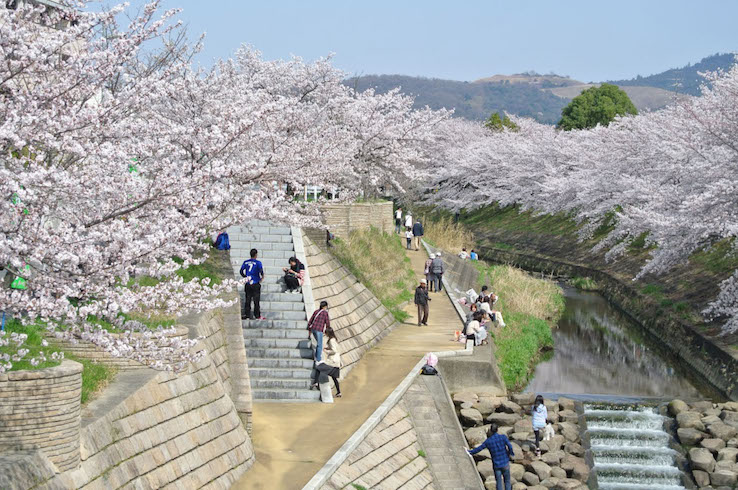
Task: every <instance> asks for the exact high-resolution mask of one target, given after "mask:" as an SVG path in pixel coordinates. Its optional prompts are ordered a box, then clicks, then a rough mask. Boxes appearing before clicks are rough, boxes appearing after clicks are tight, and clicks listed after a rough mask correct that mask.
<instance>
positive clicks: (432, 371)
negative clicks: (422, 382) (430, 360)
mask: <svg viewBox="0 0 738 490" xmlns="http://www.w3.org/2000/svg"><path fill="white" fill-rule="evenodd" d="M420 374H425V375H426V376H435V375H436V374H438V370H437V369H436V368H434V367H433V366H429V365H428V364H426V365H424V366H423V367H422V368H420Z"/></svg>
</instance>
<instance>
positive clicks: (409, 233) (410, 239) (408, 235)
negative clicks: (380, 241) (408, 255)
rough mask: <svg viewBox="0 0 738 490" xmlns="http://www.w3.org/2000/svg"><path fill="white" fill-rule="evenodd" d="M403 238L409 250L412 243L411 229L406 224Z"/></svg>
mask: <svg viewBox="0 0 738 490" xmlns="http://www.w3.org/2000/svg"><path fill="white" fill-rule="evenodd" d="M405 239H406V240H407V249H408V250H410V245H412V243H413V231H412V230H411V229H410V227H409V226H408V227H407V228H406V231H405Z"/></svg>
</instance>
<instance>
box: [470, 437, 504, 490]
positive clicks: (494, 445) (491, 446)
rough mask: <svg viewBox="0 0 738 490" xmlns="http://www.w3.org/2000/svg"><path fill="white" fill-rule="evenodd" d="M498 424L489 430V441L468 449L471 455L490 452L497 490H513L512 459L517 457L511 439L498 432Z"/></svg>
mask: <svg viewBox="0 0 738 490" xmlns="http://www.w3.org/2000/svg"><path fill="white" fill-rule="evenodd" d="M497 430H498V428H497V424H495V423H492V424H491V425H490V426H489V429H487V440H485V441H484V442H483V443H482V444H480V445H479V446H477V447H475V448H474V449H467V451H469V454H472V455H473V454H477V453H478V452H479V451H481V450H483V449H488V450H489V455H490V456H491V457H492V468H493V469H494V470H495V480H496V482H497V490H502V489H503V488H505V490H511V489H512V480H511V479H510V458H514V457H515V450H514V449H513V447H512V444H510V439H508V438H507V436H506V435H504V434H499V433H498V432H497ZM503 479H504V487H503Z"/></svg>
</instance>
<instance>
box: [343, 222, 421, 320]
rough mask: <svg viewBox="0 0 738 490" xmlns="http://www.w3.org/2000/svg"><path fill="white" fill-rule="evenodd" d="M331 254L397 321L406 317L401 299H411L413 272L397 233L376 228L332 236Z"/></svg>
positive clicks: (406, 300) (403, 301) (413, 283)
mask: <svg viewBox="0 0 738 490" xmlns="http://www.w3.org/2000/svg"><path fill="white" fill-rule="evenodd" d="M333 243H334V246H333V247H332V248H331V251H332V252H333V255H335V256H336V258H337V259H338V261H339V262H341V264H342V265H343V266H345V267H346V268H347V269H348V270H349V271H350V272H351V273H352V274H353V275H354V276H356V278H357V279H358V280H359V281H360V282H361V283H362V284H364V286H366V287H367V289H369V290H370V291H371V292H372V293H374V295H375V296H376V297H377V298H379V300H380V301H381V302H382V304H383V305H384V306H385V307H386V308H387V309H388V310H389V311H390V313H392V316H394V318H395V319H396V320H397V321H398V322H403V321H405V320H406V319H407V318H408V316H409V315H408V313H407V312H405V311H404V309H403V305H404V303H406V302H408V301H411V300H412V299H413V291H414V288H415V273H414V272H413V270H412V267H411V265H410V258H409V257H407V256H406V255H405V249H404V247H403V246H402V244H401V242H400V240H398V239H397V236H396V235H394V234H392V233H383V232H382V231H380V230H378V229H377V228H370V229H368V230H357V231H353V232H351V234H350V235H349V237H348V238H347V239H336V240H334V242H333Z"/></svg>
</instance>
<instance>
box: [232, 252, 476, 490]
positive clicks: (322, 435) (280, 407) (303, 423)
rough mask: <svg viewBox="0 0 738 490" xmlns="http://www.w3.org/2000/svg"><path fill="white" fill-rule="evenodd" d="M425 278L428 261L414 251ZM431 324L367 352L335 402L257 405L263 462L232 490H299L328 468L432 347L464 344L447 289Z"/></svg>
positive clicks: (436, 297) (411, 322) (406, 326)
mask: <svg viewBox="0 0 738 490" xmlns="http://www.w3.org/2000/svg"><path fill="white" fill-rule="evenodd" d="M407 255H408V256H409V257H410V260H411V263H412V266H413V269H414V270H415V271H416V274H417V277H418V279H420V278H422V277H424V276H423V265H424V264H425V260H426V258H427V256H426V254H425V252H424V251H422V250H421V251H419V252H415V251H408V252H407ZM431 297H432V298H433V300H432V301H431V308H430V318H429V322H428V326H427V327H418V326H417V324H416V322H417V309H416V307H415V305H413V304H410V305H408V306H407V308H406V311H407V312H408V313H410V315H411V316H410V318H408V320H406V322H405V323H403V324H401V325H399V326H397V327H396V328H395V329H394V330H393V331H392V332H390V334H389V335H387V336H386V337H385V338H384V339H383V340H382V341H381V342H379V344H377V345H376V346H375V347H374V348H372V349H371V350H370V351H369V352H367V353H366V354H365V355H364V357H363V358H362V359H361V361H359V362H358V363H357V365H356V367H355V368H354V369H353V370H352V371H351V372H350V373H349V374H348V375H347V376H346V379H345V380H342V381H341V392H342V393H343V398H336V399H335V400H334V401H335V403H333V404H323V403H254V415H253V434H252V440H253V444H254V450H255V452H256V463H255V464H254V466H253V467H252V468H251V469H250V470H249V471H247V472H246V474H245V475H244V476H243V477H242V478H241V480H240V481H238V482H237V483H236V484H235V485H234V486H233V488H235V489H264V490H266V489H269V490H271V489H275V488H279V489H299V488H302V487H303V486H304V485H305V484H306V483H307V482H308V481H309V480H310V478H312V477H313V475H314V474H315V473H317V472H318V470H320V468H322V467H323V465H324V464H325V463H326V462H327V461H328V459H330V457H331V456H333V454H334V453H335V452H336V451H337V450H338V449H339V448H340V447H341V446H342V445H343V444H344V443H345V442H346V440H348V438H349V437H350V436H351V435H352V434H353V433H354V432H356V430H357V429H358V428H359V427H360V426H361V424H363V423H364V421H365V420H366V419H367V418H369V416H370V415H371V414H372V413H373V412H374V410H376V409H377V407H378V406H379V405H380V404H381V403H382V402H383V401H384V400H385V398H387V396H389V394H390V393H391V392H392V390H394V389H395V387H396V386H397V385H398V384H400V382H401V381H402V379H403V378H404V377H405V376H406V375H407V374H408V372H410V369H412V367H413V366H414V365H415V364H416V363H417V362H418V360H419V359H420V357H422V355H423V354H425V353H426V352H428V351H440V350H453V349H462V348H463V345H462V344H460V343H458V342H452V340H453V331H454V330H456V329H458V328H459V325H460V323H459V317H458V315H457V313H456V310H455V309H454V307H453V305H452V304H451V302H450V301H449V299H448V296H446V294H445V293H443V294H439V293H432V295H431Z"/></svg>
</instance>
